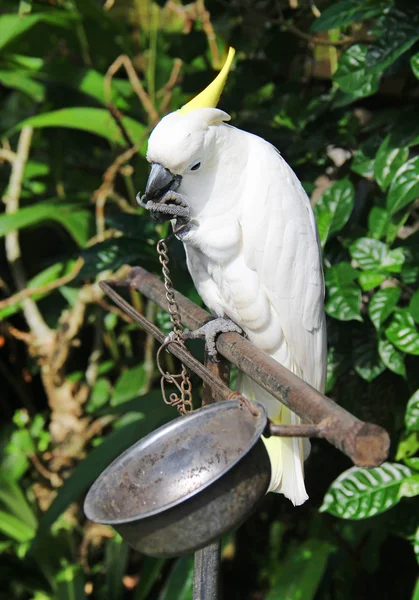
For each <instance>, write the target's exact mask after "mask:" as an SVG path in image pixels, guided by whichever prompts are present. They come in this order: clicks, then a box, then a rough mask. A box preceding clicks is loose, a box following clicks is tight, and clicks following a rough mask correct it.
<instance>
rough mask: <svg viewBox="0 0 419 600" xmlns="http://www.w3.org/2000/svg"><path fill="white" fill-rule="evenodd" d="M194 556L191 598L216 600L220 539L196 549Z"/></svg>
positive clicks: (194, 599) (195, 599)
mask: <svg viewBox="0 0 419 600" xmlns="http://www.w3.org/2000/svg"><path fill="white" fill-rule="evenodd" d="M194 558H195V562H194V574H193V600H218V589H219V579H220V577H219V575H220V562H221V541H220V540H218V542H214V543H213V544H210V545H209V546H206V547H205V548H202V550H198V551H197V552H195V555H194Z"/></svg>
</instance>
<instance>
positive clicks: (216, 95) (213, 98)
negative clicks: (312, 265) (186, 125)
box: [179, 48, 236, 115]
mask: <svg viewBox="0 0 419 600" xmlns="http://www.w3.org/2000/svg"><path fill="white" fill-rule="evenodd" d="M235 53H236V51H235V49H234V48H229V50H228V55H227V59H226V61H225V63H224V66H223V68H222V69H221V71H220V72H219V73H218V75H217V77H216V78H215V79H214V81H212V82H211V83H210V84H209V85H208V86H207V87H206V88H205V90H203V91H202V92H201V93H200V94H198V95H197V96H195V98H192V100H191V101H190V102H188V103H187V104H185V106H182V108H180V109H179V112H180V113H182V114H184V115H186V114H187V113H189V112H191V111H192V110H195V109H196V108H216V107H217V104H218V100H219V99H220V96H221V93H222V91H223V88H224V86H225V83H226V81H227V77H228V74H229V71H230V67H231V63H232V62H233V58H234V55H235Z"/></svg>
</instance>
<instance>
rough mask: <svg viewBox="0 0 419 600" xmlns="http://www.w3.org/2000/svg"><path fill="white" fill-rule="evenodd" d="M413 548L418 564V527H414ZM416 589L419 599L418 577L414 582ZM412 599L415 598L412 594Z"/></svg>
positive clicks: (414, 599)
mask: <svg viewBox="0 0 419 600" xmlns="http://www.w3.org/2000/svg"><path fill="white" fill-rule="evenodd" d="M413 550H414V552H415V554H416V560H417V562H418V564H419V527H418V528H417V529H416V533H415V537H414V540H413ZM416 589H417V599H418V600H419V579H418V580H417V582H416ZM412 600H416V596H414V597H413V598H412Z"/></svg>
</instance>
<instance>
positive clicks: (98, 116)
mask: <svg viewBox="0 0 419 600" xmlns="http://www.w3.org/2000/svg"><path fill="white" fill-rule="evenodd" d="M121 122H122V123H123V125H124V127H125V129H126V130H127V132H128V134H129V135H130V137H131V139H132V141H133V142H134V143H136V142H138V141H139V140H140V138H141V137H142V136H143V135H144V134H145V126H144V125H142V124H141V123H138V121H134V119H131V117H123V118H122V119H121ZM26 125H31V126H32V127H35V128H43V127H64V128H69V129H78V130H80V131H86V132H88V133H93V134H95V135H98V136H100V137H103V138H105V139H107V140H109V141H110V142H115V143H116V144H126V142H125V141H124V138H123V136H122V134H121V131H120V129H119V127H118V126H117V124H116V123H115V121H114V119H113V117H112V116H111V114H110V113H109V111H107V110H105V109H103V108H90V107H72V108H62V109H60V110H54V111H52V112H48V113H43V114H40V115H36V116H35V117H30V118H29V119H25V120H24V121H22V122H21V123H19V125H16V126H15V127H14V128H13V129H12V130H11V131H9V132H8V133H6V137H8V136H10V135H12V134H13V133H16V132H17V131H20V130H21V129H22V128H23V127H25V126H26Z"/></svg>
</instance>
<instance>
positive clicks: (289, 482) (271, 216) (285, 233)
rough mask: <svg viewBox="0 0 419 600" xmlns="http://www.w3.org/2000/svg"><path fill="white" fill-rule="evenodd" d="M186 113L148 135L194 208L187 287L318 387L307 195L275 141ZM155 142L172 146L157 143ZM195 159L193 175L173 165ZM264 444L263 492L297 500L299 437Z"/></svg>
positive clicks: (320, 365) (314, 248) (249, 385)
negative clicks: (267, 467)
mask: <svg viewBox="0 0 419 600" xmlns="http://www.w3.org/2000/svg"><path fill="white" fill-rule="evenodd" d="M203 110H205V109H203ZM194 113H196V114H194ZM194 113H191V114H192V117H190V118H189V119H186V120H185V121H182V119H185V117H178V116H176V115H174V116H173V115H172V116H170V119H168V118H166V119H168V120H166V125H165V124H164V121H165V120H163V121H162V122H161V124H159V125H158V126H157V128H156V130H155V132H153V134H152V136H151V139H150V144H149V152H148V156H149V160H151V161H156V162H161V163H162V164H163V165H164V166H165V167H166V168H169V169H172V170H173V172H176V173H178V172H179V173H180V174H182V184H181V187H180V189H179V191H180V192H181V193H183V194H184V195H185V196H186V200H187V201H188V203H189V204H190V207H191V215H192V227H191V230H190V231H189V233H188V234H187V235H186V236H185V237H184V238H183V242H184V245H185V249H186V255H187V263H188V268H189V271H190V273H191V275H192V278H193V281H194V283H195V286H196V288H197V290H198V292H199V294H200V296H201V297H202V299H203V300H204V302H205V303H206V304H207V306H208V307H209V308H210V309H211V310H212V311H213V312H214V313H215V314H217V315H218V316H228V317H230V318H231V319H233V320H234V321H235V322H236V323H237V324H238V325H240V327H242V328H243V330H244V331H245V332H246V333H247V335H248V337H249V339H250V340H251V341H252V342H253V343H254V344H255V345H256V346H257V347H259V348H261V349H262V350H264V351H266V352H268V353H269V354H270V355H271V356H272V357H273V358H274V359H275V360H277V361H278V362H280V363H281V364H283V365H284V366H285V367H287V368H288V369H290V370H291V371H293V372H294V373H296V374H297V375H298V376H300V377H301V378H303V379H304V380H305V381H307V382H308V383H310V384H311V385H312V386H313V387H315V388H316V389H318V390H320V391H323V390H324V384H325V373H326V328H325V315H324V308H323V296H324V284H323V273H322V267H321V250H320V244H319V240H318V235H317V229H316V224H315V220H314V215H313V212H312V209H311V206H310V202H309V199H308V197H307V195H306V193H305V192H304V190H303V188H302V186H301V184H300V182H299V181H298V179H297V177H296V176H295V174H294V172H293V171H292V170H291V168H290V167H289V166H288V164H287V163H286V162H285V160H284V159H283V158H282V157H281V155H280V154H279V152H278V151H277V150H276V149H275V148H274V147H273V146H271V145H270V144H268V143H267V142H266V141H264V140H262V139H261V138H259V137H257V136H254V135H251V134H249V133H246V132H244V131H241V130H239V129H236V128H234V127H231V126H229V125H226V124H224V123H221V124H217V125H211V123H210V122H209V121H208V123H207V124H205V123H204V124H203V121H205V119H204V117H205V118H207V113H204V112H203V113H202V114H201V113H200V111H199V110H197V111H194ZM208 114H209V113H208ZM182 123H183V125H182ZM179 131H183V132H184V131H188V135H187V136H186V135H182V136H178V144H177V140H176V135H177V134H176V135H174V134H175V133H176V132H179ZM153 136H154V137H153ZM163 139H165V140H168V143H169V145H170V149H168V147H167V145H166V146H165V147H164V148H162V143H161V140H163ZM192 141H193V143H192ZM176 144H177V145H176ZM171 155H172V156H173V160H172V162H171V159H170V156H171ZM198 156H199V160H200V161H202V167H201V169H200V170H199V171H197V173H190V172H189V171H188V170H187V169H186V168H185V167H182V169H183V170H180V171H179V170H178V171H176V170H175V169H176V168H177V169H179V166H178V165H180V164H181V165H187V164H191V163H192V160H193V159H196V158H197V157H198ZM239 389H240V390H241V391H242V392H243V393H244V394H245V395H246V396H247V397H249V398H255V399H257V400H259V401H261V402H263V403H264V404H265V406H266V408H267V411H268V414H269V416H270V418H272V419H274V420H275V421H277V422H281V423H298V422H299V421H300V420H299V417H297V416H296V415H294V414H293V413H292V412H291V411H290V410H289V409H287V408H286V407H284V406H282V405H281V404H280V403H279V402H278V401H277V400H276V399H275V398H273V397H272V396H270V395H269V394H267V393H266V392H265V391H264V390H262V388H260V387H259V386H258V385H257V384H255V383H254V382H252V381H251V380H250V379H249V378H248V377H246V376H244V375H242V376H241V378H240V383H239ZM266 445H267V448H268V452H269V456H270V459H271V464H272V479H271V486H270V490H271V491H277V492H281V493H283V494H284V495H285V496H286V497H288V498H289V499H290V500H291V501H292V502H293V503H294V504H302V503H303V502H304V501H305V500H306V499H307V494H306V491H305V487H304V475H303V462H304V458H306V456H307V445H306V448H305V449H306V452H305V451H304V444H303V443H302V441H301V440H298V439H290V438H288V439H285V438H282V439H281V438H270V439H269V440H267V441H266Z"/></svg>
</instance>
